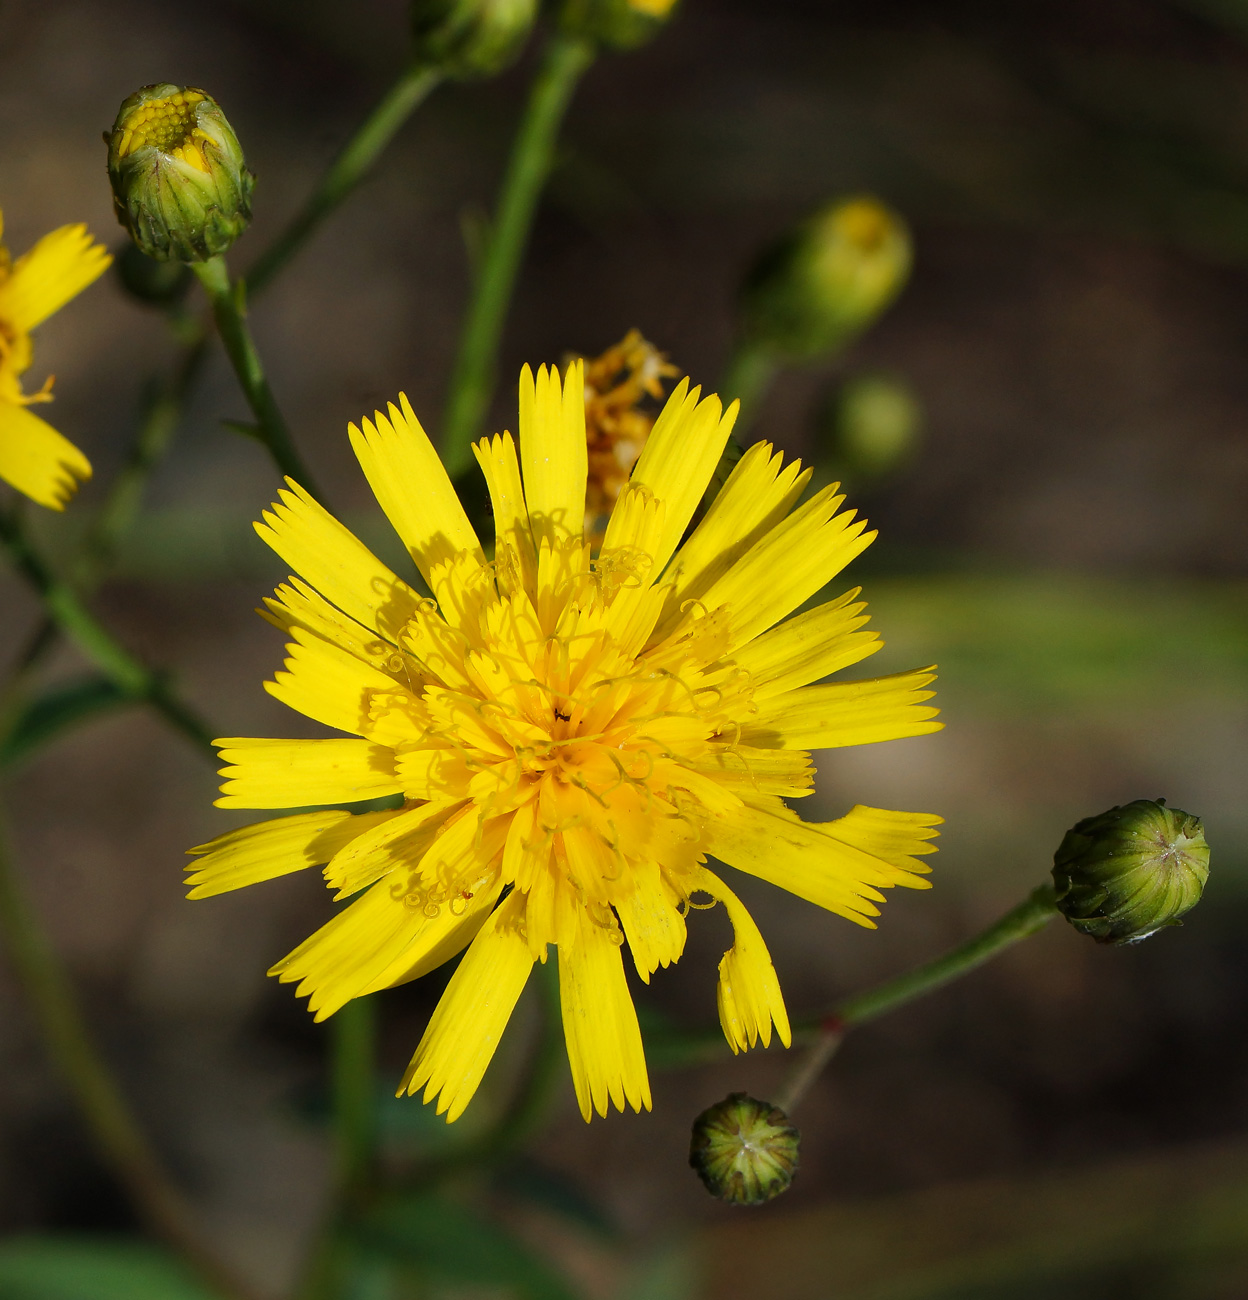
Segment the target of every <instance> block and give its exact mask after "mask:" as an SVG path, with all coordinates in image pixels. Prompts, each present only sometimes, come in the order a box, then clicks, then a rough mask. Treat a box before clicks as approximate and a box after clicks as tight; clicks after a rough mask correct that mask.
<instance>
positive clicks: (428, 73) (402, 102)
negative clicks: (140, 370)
mask: <svg viewBox="0 0 1248 1300" xmlns="http://www.w3.org/2000/svg"><path fill="white" fill-rule="evenodd" d="M441 80H442V74H441V73H440V72H439V71H438V70H437V69H436V68H430V67H428V66H427V65H425V64H420V63H413V64H410V65H409V66H408V67H406V68H405V69H404V70H403V71H402V72H401V73H400V74H399V77H398V80H397V81H395V83H394V84H393V85H392V86H391V87H390V88H389V90H387V91H386V93H385V94H384V95H383V96H382V97H381V99H380V100H379V101H378V103H377V106H376V107H375V108H374V109H373V111H372V112H371V113H370V114H369V115H368V117H366V118H365V119H364V121H363V122H362V123H361V124H360V127H359V130H357V131H356V133H355V134H354V135H353V136H352V137H351V139H350V140H349V141H348V142H347V144H346V145H345V146H344V148H343V150H342V152H341V153H339V155H338V156H337V157H336V158H335V159H334V161H333V162H332V163H331V164H330V167H329V170H328V171H327V172H326V173H325V175H324V177H323V178H322V179H321V183H320V184H319V185H318V186H317V187H316V189H315V190H313V191H312V193H311V194H310V195H309V196H308V199H307V201H306V202H305V203H304V205H303V207H301V208H300V209H299V211H298V212H297V213H296V214H295V216H294V217H293V218H292V219H291V222H290V224H289V225H288V226H287V227H286V229H285V230H283V231H282V232H281V234H279V235H278V236H277V238H276V239H275V240H274V241H273V242H272V243H271V244H270V245H269V247H268V248H266V249H265V250H264V252H263V253H261V254H260V256H259V258H258V259H257V260H256V262H255V265H254V266H252V268H251V270H250V271H248V272H247V276H246V279H247V291H248V293H249V294H250V295H251V296H252V297H253V298H254V297H255V296H256V294H258V293H260V292H261V291H262V290H263V289H264V288H265V286H266V285H268V283H269V282H270V281H271V280H272V279H273V277H274V276H275V275H277V273H278V272H279V271H281V270H282V269H283V268H284V267H285V266H286V264H287V263H288V262H289V261H290V260H291V258H292V257H294V256H295V254H296V253H297V252H298V251H299V250H300V249H301V248H302V247H303V245H304V244H305V243H306V242H307V240H308V237H309V236H310V235H311V234H312V233H313V232H314V231H315V230H316V229H317V227H318V226H319V225H320V224H321V222H322V221H324V220H325V218H326V217H327V216H328V215H329V214H330V213H331V212H332V211H333V210H334V209H335V208H336V207H337V206H338V205H339V204H340V203H341V202H342V201H343V199H345V198H346V197H347V195H348V194H350V193H351V191H352V190H353V189H355V187H356V186H357V185H358V184H359V183H360V181H361V180H363V179H364V177H365V176H366V175H367V174H368V172H369V171H371V170H372V168H373V165H374V164H375V163H376V161H377V159H378V158H380V157H381V155H382V153H383V152H384V150H385V149H386V146H387V145H389V143H390V141H391V140H393V139H394V137H395V135H396V134H397V132H398V130H399V128H400V127H401V126H402V125H403V123H404V122H406V121H407V119H408V118H409V117H410V116H411V115H412V113H413V111H414V110H415V109H416V108H418V107H419V106H420V104H421V103H422V102H423V101H424V100H425V98H426V97H427V96H428V95H429V92H430V91H431V90H433V88H434V87H435V86H436V85H437V84H438V82H440V81H441Z"/></svg>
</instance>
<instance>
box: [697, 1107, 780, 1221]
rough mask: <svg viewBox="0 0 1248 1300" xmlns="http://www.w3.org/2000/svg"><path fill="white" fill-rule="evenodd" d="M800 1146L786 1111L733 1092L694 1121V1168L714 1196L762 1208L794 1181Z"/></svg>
mask: <svg viewBox="0 0 1248 1300" xmlns="http://www.w3.org/2000/svg"><path fill="white" fill-rule="evenodd" d="M800 1141H801V1135H800V1134H799V1133H798V1131H797V1129H795V1128H794V1127H793V1125H792V1124H790V1123H789V1117H788V1116H787V1115H786V1114H785V1113H784V1111H782V1110H778V1109H777V1108H776V1107H775V1106H772V1105H771V1104H770V1103H769V1102H765V1101H755V1099H754V1098H753V1097H747V1096H746V1094H745V1093H743V1092H734V1093H732V1094H731V1095H730V1096H729V1097H727V1098H726V1099H725V1100H723V1101H721V1102H718V1103H717V1104H716V1105H714V1106H712V1107H711V1108H710V1109H709V1110H704V1111H703V1112H702V1114H701V1115H699V1116H698V1118H697V1119H696V1120H694V1122H693V1141H692V1143H691V1144H690V1147H689V1163H690V1164H691V1165H692V1166H693V1168H694V1169H695V1170H696V1171H697V1175H698V1177H699V1178H700V1179H701V1180H702V1182H703V1183H704V1184H705V1185H706V1190H707V1191H708V1192H710V1194H711V1195H712V1196H718V1197H719V1199H720V1200H721V1201H728V1202H729V1203H730V1204H732V1205H762V1204H763V1203H764V1202H765V1201H770V1200H772V1199H773V1198H774V1197H777V1196H779V1195H780V1193H781V1192H783V1191H785V1190H787V1188H788V1186H789V1184H790V1183H791V1182H792V1181H793V1175H794V1174H796V1173H797V1156H798V1145H799V1143H800Z"/></svg>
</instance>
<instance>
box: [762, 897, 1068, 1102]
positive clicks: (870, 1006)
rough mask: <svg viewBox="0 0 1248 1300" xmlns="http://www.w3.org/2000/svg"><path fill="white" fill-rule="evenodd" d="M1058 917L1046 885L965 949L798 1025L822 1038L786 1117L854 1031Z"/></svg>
mask: <svg viewBox="0 0 1248 1300" xmlns="http://www.w3.org/2000/svg"><path fill="white" fill-rule="evenodd" d="M1056 915H1057V906H1056V904H1055V902H1054V897H1053V886H1052V885H1042V886H1041V887H1040V888H1039V889H1036V890H1034V891H1033V892H1032V893H1031V894H1030V895H1029V896H1028V897H1027V898H1026V899H1024V900H1023V902H1021V903H1019V905H1018V906H1017V907H1015V908H1013V909H1012V910H1011V911H1009V912H1007V913H1006V914H1005V915H1004V916H1003V917H1002V918H1001V919H1000V920H999V921H997V922H995V923H994V924H993V925H990V926H989V927H988V928H987V929H986V930H982V931H980V933H979V934H977V935H975V936H974V937H973V938H970V939H968V940H967V941H966V942H965V943H961V944H959V945H958V946H957V947H956V948H954V949H952V950H951V951H949V952H947V953H945V954H944V956H943V957H937V958H936V959H935V960H934V961H929V962H926V963H925V964H924V965H922V966H919V967H917V968H916V969H915V970H912V971H908V972H907V973H906V974H905V975H898V976H897V978H896V979H891V980H886V981H885V982H884V983H883V984H877V985H876V987H875V988H873V989H867V990H866V991H865V992H863V993H856V994H855V995H854V996H853V997H849V998H846V999H845V1000H844V1001H843V1002H840V1003H838V1004H837V1006H836V1007H835V1008H833V1010H832V1011H831V1012H830V1013H829V1014H828V1015H826V1016H823V1017H821V1018H820V1019H819V1020H818V1021H815V1022H814V1023H813V1024H812V1023H810V1022H807V1023H806V1024H804V1025H803V1024H799V1025H796V1026H795V1028H799V1029H801V1028H816V1027H817V1029H818V1034H817V1036H816V1038H815V1040H814V1042H813V1043H811V1045H810V1047H809V1048H808V1049H807V1052H806V1055H805V1057H804V1058H803V1059H802V1060H800V1061H799V1062H798V1064H797V1066H796V1068H795V1069H794V1071H793V1073H792V1075H791V1076H790V1078H789V1080H788V1082H787V1083H786V1084H785V1085H784V1087H783V1088H782V1089H781V1091H780V1094H779V1099H778V1100H777V1101H776V1105H777V1106H779V1107H780V1109H781V1110H783V1111H785V1112H786V1113H787V1112H790V1111H791V1110H792V1108H793V1107H794V1106H795V1105H797V1103H798V1102H799V1101H800V1100H801V1099H802V1097H803V1096H805V1094H806V1092H807V1091H808V1090H809V1089H810V1086H811V1085H812V1084H813V1083H814V1082H815V1080H816V1079H817V1078H818V1077H819V1074H820V1072H821V1071H822V1069H823V1067H824V1066H825V1065H826V1064H827V1063H828V1061H830V1060H831V1059H832V1057H833V1055H834V1054H835V1053H836V1050H837V1048H838V1047H839V1046H840V1044H841V1041H842V1040H843V1039H844V1037H845V1035H846V1033H848V1032H849V1030H851V1029H853V1028H855V1027H856V1026H858V1025H863V1024H866V1023H867V1021H869V1020H874V1019H876V1017H877V1016H882V1015H885V1014H886V1013H887V1012H889V1011H895V1010H896V1009H897V1008H898V1007H902V1006H905V1005H906V1003H907V1002H913V1001H914V1000H915V999H916V998H921V997H925V996H926V995H927V994H928V993H932V992H935V990H936V989H938V988H941V987H942V986H943V985H945V984H948V983H949V982H950V981H951V980H956V979H960V978H961V977H962V976H963V975H966V974H969V973H970V972H971V971H973V970H975V969H976V968H977V967H979V966H982V965H983V964H984V963H985V962H987V961H991V960H992V959H993V958H994V957H996V956H997V955H998V954H999V953H1001V952H1004V951H1005V949H1006V948H1010V947H1013V945H1014V944H1016V943H1018V942H1019V941H1020V940H1022V939H1028V938H1030V937H1031V936H1032V935H1033V934H1036V933H1037V932H1038V931H1040V930H1043V929H1044V927H1045V926H1046V925H1047V924H1048V923H1049V922H1050V921H1051V920H1052V919H1053V918H1054V916H1056Z"/></svg>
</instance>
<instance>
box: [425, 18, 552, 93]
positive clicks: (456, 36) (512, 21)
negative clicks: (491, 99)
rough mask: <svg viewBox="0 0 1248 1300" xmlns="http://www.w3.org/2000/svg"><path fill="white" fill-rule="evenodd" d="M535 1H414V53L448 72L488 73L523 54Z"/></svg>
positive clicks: (459, 74) (456, 74) (463, 74)
mask: <svg viewBox="0 0 1248 1300" xmlns="http://www.w3.org/2000/svg"><path fill="white" fill-rule="evenodd" d="M536 17H537V0H413V3H412V7H411V18H412V35H413V38H414V41H415V53H416V57H417V58H418V59H420V60H421V61H422V62H425V63H428V64H429V66H430V67H433V68H437V69H439V70H440V71H441V72H444V73H445V74H446V75H447V76H448V77H489V76H493V74H494V73H496V72H501V71H502V70H503V69H504V68H505V67H506V66H507V65H508V64H509V63H511V62H512V60H513V59H515V57H516V56H517V55H518V54H519V53H520V50H521V48H522V46H523V45H524V42H525V41H526V40H527V39H528V35H529V32H530V31H531V30H532V29H533V22H534V20H535V19H536Z"/></svg>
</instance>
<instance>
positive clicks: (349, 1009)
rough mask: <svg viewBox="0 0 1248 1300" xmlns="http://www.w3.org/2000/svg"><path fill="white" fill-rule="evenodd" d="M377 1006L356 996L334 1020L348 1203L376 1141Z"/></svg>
mask: <svg viewBox="0 0 1248 1300" xmlns="http://www.w3.org/2000/svg"><path fill="white" fill-rule="evenodd" d="M376 1056H377V1007H376V1003H375V1001H374V999H372V998H366V997H365V998H354V999H353V1000H352V1001H350V1002H348V1003H347V1005H346V1006H345V1007H343V1008H342V1010H341V1011H339V1012H338V1013H337V1015H335V1016H334V1017H333V1019H332V1020H331V1021H330V1058H331V1067H330V1074H331V1084H332V1089H333V1118H334V1148H335V1150H334V1165H335V1171H334V1181H335V1183H336V1185H337V1187H338V1194H339V1197H340V1199H341V1200H342V1201H344V1202H348V1203H349V1202H350V1201H351V1200H352V1199H353V1198H354V1197H355V1196H356V1195H357V1194H358V1193H359V1192H360V1190H361V1189H362V1187H363V1186H364V1185H365V1184H366V1182H367V1179H368V1176H369V1174H370V1172H371V1170H372V1165H373V1158H374V1147H375V1145H376V1136H377V1135H376V1121H375V1114H376V1100H377V1099H376V1095H375V1092H376V1089H375V1080H374V1074H375V1062H376Z"/></svg>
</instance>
